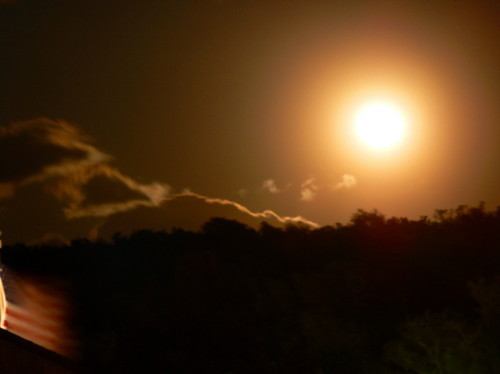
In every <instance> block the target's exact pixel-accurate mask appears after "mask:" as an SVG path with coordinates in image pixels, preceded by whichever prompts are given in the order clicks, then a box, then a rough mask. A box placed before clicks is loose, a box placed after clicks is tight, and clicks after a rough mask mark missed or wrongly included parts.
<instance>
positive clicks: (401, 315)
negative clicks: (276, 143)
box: [0, 206, 500, 374]
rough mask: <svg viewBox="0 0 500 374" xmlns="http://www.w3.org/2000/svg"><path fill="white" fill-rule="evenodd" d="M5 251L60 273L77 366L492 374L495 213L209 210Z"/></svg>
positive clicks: (499, 297) (497, 248)
mask: <svg viewBox="0 0 500 374" xmlns="http://www.w3.org/2000/svg"><path fill="white" fill-rule="evenodd" d="M2 262H3V263H4V264H5V266H7V267H8V268H9V269H12V271H15V272H17V273H18V274H21V276H22V275H25V274H37V275H42V276H50V277H59V278H61V279H65V280H66V281H67V282H68V284H69V286H70V287H71V295H72V304H73V305H74V306H75V310H76V313H75V314H74V317H73V319H72V320H71V326H72V328H73V329H74V331H76V333H77V336H78V337H79V339H80V341H81V346H80V348H79V350H80V354H79V355H78V358H77V359H76V363H77V364H78V367H79V371H83V372H90V373H176V374H177V373H178V374H183V373H186V374H187V373H207V374H210V373H218V374H229V373H233V374H240V373H252V374H253V373H262V374H265V373H269V374H271V373H273V374H274V373H280V374H281V373H283V374H285V373H286V374H293V373H306V374H308V373H311V374H316V373H317V374H319V373H324V374H327V373H370V374H377V373H384V374H391V373H417V374H420V373H422V374H423V373H442V374H446V373H450V374H451V373H453V374H460V373H474V374H476V373H477V374H481V373H485V374H486V373H495V372H500V355H499V354H498V352H500V277H499V269H500V209H497V210H496V211H493V212H488V211H485V210H484V209H483V208H482V207H481V206H479V207H474V208H463V207H461V208H458V209H456V210H453V211H439V212H437V213H436V216H435V218H434V219H433V220H429V219H427V218H422V219H420V220H417V221H411V220H407V219H401V218H392V219H385V218H384V217H383V216H382V215H380V214H379V213H377V212H370V213H368V212H364V211H359V212H358V213H357V214H355V215H354V216H353V219H352V221H351V223H350V224H348V225H338V226H336V227H323V228H320V229H316V230H311V229H307V228H305V227H297V226H290V227H287V228H274V227H271V226H269V225H263V226H262V227H261V228H260V229H259V230H257V231H256V230H253V229H251V228H249V227H247V226H245V225H243V224H241V223H239V222H236V221H228V220H224V219H218V218H215V219H212V220H210V221H209V222H207V223H206V224H205V225H204V226H203V228H202V229H201V230H200V232H197V233H193V232H185V231H182V230H173V231H172V232H151V231H140V232H137V233H135V234H133V235H131V236H130V237H124V236H121V235H119V234H118V235H115V237H114V238H113V240H112V241H111V242H104V241H102V242H100V241H97V242H91V241H88V240H76V241H73V242H72V243H71V245H70V246H49V245H47V246H39V247H27V246H23V245H17V246H10V247H6V248H4V249H2ZM0 354H1V352H0Z"/></svg>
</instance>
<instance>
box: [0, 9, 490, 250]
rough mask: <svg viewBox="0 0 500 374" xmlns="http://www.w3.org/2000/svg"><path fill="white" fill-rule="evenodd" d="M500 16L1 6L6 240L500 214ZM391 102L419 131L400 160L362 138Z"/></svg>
mask: <svg viewBox="0 0 500 374" xmlns="http://www.w3.org/2000/svg"><path fill="white" fill-rule="evenodd" d="M498 11H499V6H498V5H497V2H495V1H486V0H481V1H464V2H460V3H457V2H454V1H440V2H432V3H431V2H422V1H415V2H401V1H382V2H380V1H359V2H348V3H344V2H334V1H326V0H324V1H320V0H315V1H310V2H303V1H291V2H286V4H285V3H282V2H277V1H276V2H273V1H269V2H241V1H231V0H227V1H222V2H221V1H193V2H189V4H188V3H186V2H185V1H169V2H164V1H147V2H132V1H130V2H123V1H111V2H106V4H104V3H103V2H99V1H72V2H60V1H52V0H50V1H44V2H37V1H29V0H25V1H23V0H19V1H13V2H8V3H6V4H3V5H0V24H2V25H3V26H2V27H3V30H4V31H3V32H2V36H1V37H0V38H1V50H2V56H3V57H2V61H3V62H2V65H3V67H2V71H1V72H0V75H1V77H0V79H1V80H2V82H4V84H2V85H1V87H0V90H1V95H2V100H1V101H0V126H1V128H0V156H1V157H0V170H1V174H2V175H1V176H0V227H1V228H2V229H3V231H4V239H5V241H6V242H7V243H8V242H9V241H30V240H36V239H40V238H42V237H52V236H57V237H59V236H62V237H65V238H71V237H75V236H83V235H88V234H89V233H94V234H95V233H96V232H98V228H99V227H104V226H102V225H107V226H106V227H112V228H115V227H116V229H119V228H120V227H119V225H118V222H122V223H123V225H124V227H125V226H127V227H130V228H132V227H135V226H134V225H136V226H140V225H145V226H146V224H143V223H141V222H150V223H149V224H148V225H150V226H151V225H153V226H155V227H162V225H163V222H168V225H171V226H172V225H174V226H175V225H187V226H190V225H191V226H190V227H194V226H195V223H196V224H197V222H199V221H200V217H206V216H207V215H210V214H222V215H227V216H228V217H230V218H231V217H235V218H236V217H237V218H239V219H243V220H244V219H246V218H248V219H254V218H255V217H261V216H259V214H262V212H264V211H266V210H268V211H271V212H272V215H268V216H267V217H268V218H269V217H272V218H269V219H273V220H276V219H277V221H276V222H287V219H289V220H291V219H292V218H293V217H302V218H303V220H304V221H307V222H314V223H317V224H319V225H325V224H334V223H335V222H347V221H348V220H349V218H350V216H351V215H352V214H353V213H354V212H355V211H356V209H358V208H363V209H366V210H370V209H373V208H376V209H378V210H380V211H382V212H383V213H385V214H386V215H389V216H392V215H396V216H407V217H411V218H418V217H419V216H421V215H432V214H433V212H434V209H436V208H454V207H456V206H458V205H459V204H469V205H475V204H477V203H478V202H479V201H485V202H486V203H487V206H488V207H490V208H494V207H495V206H497V205H499V204H500V194H499V192H498V191H500V173H499V167H498V160H499V159H500V151H499V150H500V127H499V125H498V122H499V109H498V105H497V97H498V88H499V76H498V69H497V66H498V63H499V55H498V47H497V46H498V42H499V35H498V27H497V15H498V14H499V13H498ZM379 97H384V98H389V99H390V100H392V101H394V102H397V103H399V105H400V106H401V107H402V108H404V110H406V113H407V114H408V116H409V119H410V121H409V122H410V132H409V135H408V138H407V141H406V143H405V144H404V147H401V148H397V149H395V150H393V151H390V152H374V151H373V150H369V149H368V148H367V147H362V146H360V144H359V143H358V142H356V141H355V140H354V139H353V138H352V134H351V131H352V129H351V125H352V116H353V115H354V112H355V108H357V107H358V106H359V105H360V104H359V103H361V102H364V101H366V100H369V99H371V98H379ZM186 191H188V192H189V193H190V194H191V195H188V197H187V198H185V199H181V200H179V201H177V203H176V204H175V207H172V204H173V203H172V201H175V200H176V198H175V196H178V195H176V194H179V193H182V192H186ZM189 196H190V197H189ZM164 199H167V200H164ZM190 199H197V200H190ZM208 199H215V200H211V201H212V202H209V201H208ZM200 201H201V202H202V203H201V204H200ZM214 201H215V202H214ZM221 201H225V202H228V203H227V204H225V205H224V204H220V202H221ZM214 204H215V205H217V204H218V205H217V206H218V207H219V208H220V209H219V208H217V209H215V208H214V206H215V205H214ZM141 206H142V207H143V208H141V209H145V210H146V211H147V212H148V213H144V212H142V211H141V212H139V210H138V207H141ZM119 212H122V213H120V214H125V213H126V216H127V217H128V218H126V219H125V218H123V217H121V216H120V217H119V216H115V215H116V214H118V213H119ZM134 212H135V213H134ZM160 212H161V213H160ZM241 214H243V215H244V217H246V218H242V217H243V216H241ZM255 214H256V215H257V216H254V215H255ZM146 216H147V217H146ZM153 217H156V218H153ZM276 217H278V218H276ZM285 217H289V218H285ZM295 219H299V218H295ZM124 220H128V222H125V221H124ZM190 220H191V221H190ZM280 220H281V221H280ZM189 222H190V223H189ZM181 223H182V224H181ZM249 223H250V222H249ZM193 225H194V226H193Z"/></svg>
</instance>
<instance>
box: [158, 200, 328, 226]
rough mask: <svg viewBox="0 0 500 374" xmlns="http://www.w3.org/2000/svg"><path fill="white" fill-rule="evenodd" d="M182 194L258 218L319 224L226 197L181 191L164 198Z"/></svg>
mask: <svg viewBox="0 0 500 374" xmlns="http://www.w3.org/2000/svg"><path fill="white" fill-rule="evenodd" d="M182 196H192V197H196V198H198V199H201V200H203V201H205V202H206V203H209V204H220V205H230V206H233V207H235V208H236V209H238V210H239V211H240V212H242V213H246V214H248V215H249V216H252V217H254V218H260V219H275V220H277V221H278V222H280V223H282V224H285V225H286V224H305V225H307V226H310V227H313V228H316V227H319V226H320V225H319V224H317V223H316V222H313V221H310V220H308V219H306V218H304V217H302V216H295V217H289V216H283V217H282V216H280V215H278V214H277V213H275V212H273V211H272V210H269V209H266V210H264V211H262V212H252V211H251V210H250V209H248V208H247V207H245V206H243V205H241V204H239V203H237V202H235V201H231V200H226V199H219V198H211V197H207V196H203V195H200V194H197V193H194V192H190V193H181V194H172V195H170V196H169V197H167V198H166V199H165V200H173V199H176V198H178V197H182Z"/></svg>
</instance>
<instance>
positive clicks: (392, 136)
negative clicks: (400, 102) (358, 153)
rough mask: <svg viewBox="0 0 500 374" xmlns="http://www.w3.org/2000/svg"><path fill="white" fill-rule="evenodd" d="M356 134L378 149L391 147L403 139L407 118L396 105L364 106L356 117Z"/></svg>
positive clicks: (377, 104) (376, 104)
mask: <svg viewBox="0 0 500 374" xmlns="http://www.w3.org/2000/svg"><path fill="white" fill-rule="evenodd" d="M354 126H355V131H356V135H357V136H358V137H359V139H361V140H362V141H363V142H364V143H365V144H367V145H369V146H370V147H372V148H376V149H389V148H393V147H395V146H397V145H398V144H400V143H401V141H402V140H403V137H404V135H405V130H406V119H405V117H404V115H403V113H402V112H401V111H400V110H399V109H398V108H397V107H396V106H394V105H390V104H385V103H372V104H369V105H366V106H364V107H362V108H361V109H360V110H359V112H358V113H357V114H356V116H355V118H354Z"/></svg>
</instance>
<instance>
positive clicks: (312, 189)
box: [300, 177, 319, 201]
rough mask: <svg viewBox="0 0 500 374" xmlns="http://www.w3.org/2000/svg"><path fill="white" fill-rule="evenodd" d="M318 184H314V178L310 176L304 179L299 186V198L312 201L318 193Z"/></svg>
mask: <svg viewBox="0 0 500 374" xmlns="http://www.w3.org/2000/svg"><path fill="white" fill-rule="evenodd" d="M318 189H319V187H318V185H317V184H316V179H315V178H313V177H311V178H309V179H308V180H306V181H305V182H304V183H302V184H301V186H300V200H302V201H312V200H314V198H315V197H316V194H317V193H318Z"/></svg>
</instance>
